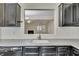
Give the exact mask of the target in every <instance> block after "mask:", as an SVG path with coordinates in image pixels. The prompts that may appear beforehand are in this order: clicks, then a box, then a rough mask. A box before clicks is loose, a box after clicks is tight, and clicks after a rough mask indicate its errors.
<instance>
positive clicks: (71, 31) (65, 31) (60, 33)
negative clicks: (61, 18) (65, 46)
mask: <svg viewBox="0 0 79 59" xmlns="http://www.w3.org/2000/svg"><path fill="white" fill-rule="evenodd" d="M20 5H21V20H22V21H23V23H21V27H19V28H18V27H11V28H10V27H5V28H4V27H1V28H0V29H1V38H2V39H8V38H10V37H11V38H12V37H13V38H14V37H15V39H16V38H18V39H20V38H24V39H28V38H30V37H31V38H32V37H33V38H35V37H36V36H37V35H31V36H28V35H24V9H55V16H54V17H55V19H54V31H55V33H54V34H52V35H51V34H50V35H42V38H48V39H49V38H50V39H52V38H57V37H58V38H59V37H60V38H72V39H73V38H74V39H79V27H58V7H57V6H58V4H52V3H51V4H50V3H49V4H20Z"/></svg>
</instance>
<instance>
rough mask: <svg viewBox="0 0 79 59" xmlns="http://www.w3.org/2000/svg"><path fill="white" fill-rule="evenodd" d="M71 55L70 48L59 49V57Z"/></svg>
mask: <svg viewBox="0 0 79 59" xmlns="http://www.w3.org/2000/svg"><path fill="white" fill-rule="evenodd" d="M69 55H70V49H69V47H64V46H62V47H58V56H69Z"/></svg>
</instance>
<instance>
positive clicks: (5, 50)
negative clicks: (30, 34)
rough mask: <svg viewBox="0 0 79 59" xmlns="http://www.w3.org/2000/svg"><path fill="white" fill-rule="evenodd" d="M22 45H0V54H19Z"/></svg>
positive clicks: (20, 53)
mask: <svg viewBox="0 0 79 59" xmlns="http://www.w3.org/2000/svg"><path fill="white" fill-rule="evenodd" d="M21 55H22V47H0V56H21Z"/></svg>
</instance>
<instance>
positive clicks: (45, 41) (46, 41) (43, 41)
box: [32, 40, 49, 43]
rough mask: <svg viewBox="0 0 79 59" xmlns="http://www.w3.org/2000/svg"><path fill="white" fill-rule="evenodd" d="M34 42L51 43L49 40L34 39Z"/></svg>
mask: <svg viewBox="0 0 79 59" xmlns="http://www.w3.org/2000/svg"><path fill="white" fill-rule="evenodd" d="M32 43H49V41H48V40H33V41H32Z"/></svg>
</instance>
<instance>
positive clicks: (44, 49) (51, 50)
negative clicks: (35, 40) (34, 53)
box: [41, 47, 56, 53]
mask: <svg viewBox="0 0 79 59" xmlns="http://www.w3.org/2000/svg"><path fill="white" fill-rule="evenodd" d="M41 52H42V53H56V47H41Z"/></svg>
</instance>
